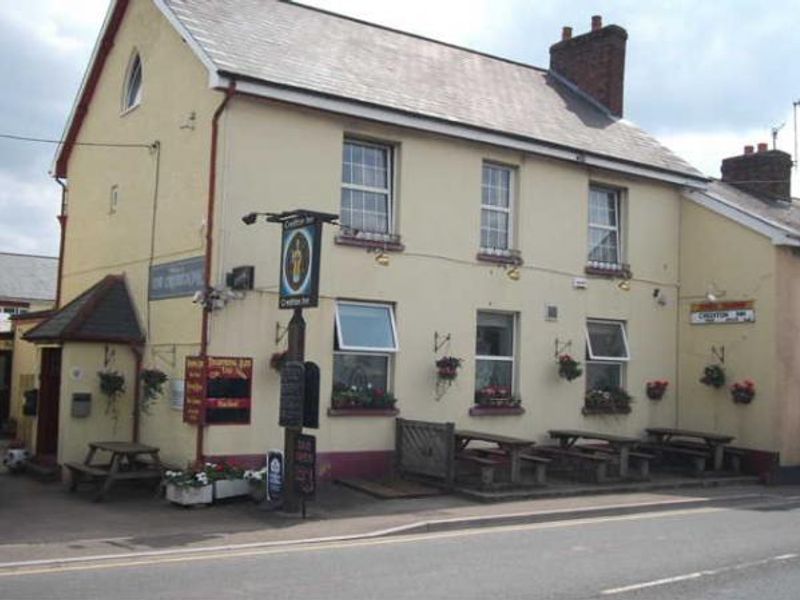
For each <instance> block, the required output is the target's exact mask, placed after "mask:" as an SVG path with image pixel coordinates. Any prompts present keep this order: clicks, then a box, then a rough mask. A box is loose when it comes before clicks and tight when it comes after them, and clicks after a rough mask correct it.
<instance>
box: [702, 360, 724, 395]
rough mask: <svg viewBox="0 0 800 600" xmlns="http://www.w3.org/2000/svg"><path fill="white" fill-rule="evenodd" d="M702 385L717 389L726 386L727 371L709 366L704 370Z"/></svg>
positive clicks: (718, 366)
mask: <svg viewBox="0 0 800 600" xmlns="http://www.w3.org/2000/svg"><path fill="white" fill-rule="evenodd" d="M700 383H702V384H704V385H708V386H710V387H714V388H717V389H719V388H721V387H722V386H723V385H725V369H723V368H722V367H721V366H720V365H708V366H707V367H706V368H705V369H703V376H702V377H701V378H700Z"/></svg>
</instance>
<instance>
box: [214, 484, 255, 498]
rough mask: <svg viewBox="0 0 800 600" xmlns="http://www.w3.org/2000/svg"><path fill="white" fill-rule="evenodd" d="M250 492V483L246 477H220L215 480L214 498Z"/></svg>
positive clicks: (232, 496) (244, 494)
mask: <svg viewBox="0 0 800 600" xmlns="http://www.w3.org/2000/svg"><path fill="white" fill-rule="evenodd" d="M249 494H250V483H249V482H247V481H246V480H244V479H219V480H217V481H215V482H214V500H222V499H223V498H235V497H236V496H247V495H249Z"/></svg>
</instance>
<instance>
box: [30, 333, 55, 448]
mask: <svg viewBox="0 0 800 600" xmlns="http://www.w3.org/2000/svg"><path fill="white" fill-rule="evenodd" d="M39 373H40V374H39V406H38V408H37V417H38V418H37V426H36V455H37V456H38V457H39V458H45V457H47V458H50V457H52V459H53V461H55V458H56V454H57V452H58V404H59V402H58V398H59V395H60V393H61V348H42V363H41V370H40V371H39Z"/></svg>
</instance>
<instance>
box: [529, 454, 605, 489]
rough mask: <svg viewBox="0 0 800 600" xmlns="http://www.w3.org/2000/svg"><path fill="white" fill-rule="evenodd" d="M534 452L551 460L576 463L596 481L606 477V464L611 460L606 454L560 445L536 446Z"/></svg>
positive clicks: (599, 481)
mask: <svg viewBox="0 0 800 600" xmlns="http://www.w3.org/2000/svg"><path fill="white" fill-rule="evenodd" d="M536 452H537V453H538V454H542V455H544V456H546V457H548V458H549V459H551V460H555V461H558V462H560V463H568V464H571V465H576V466H577V467H579V468H580V469H581V470H586V471H588V472H589V473H590V475H591V476H592V479H593V481H595V482H596V483H603V482H604V481H606V479H608V464H609V463H610V462H611V457H610V456H608V455H605V454H602V453H594V452H586V451H583V450H581V449H580V448H562V447H560V446H537V447H536Z"/></svg>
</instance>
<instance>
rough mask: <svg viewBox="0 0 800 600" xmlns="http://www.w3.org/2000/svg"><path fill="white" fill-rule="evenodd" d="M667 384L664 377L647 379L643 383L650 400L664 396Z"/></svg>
mask: <svg viewBox="0 0 800 600" xmlns="http://www.w3.org/2000/svg"><path fill="white" fill-rule="evenodd" d="M668 386H669V381H667V380H666V379H656V380H655V381H648V382H647V384H646V385H645V391H646V393H647V397H648V398H650V400H661V399H662V398H663V397H664V394H666V393H667V387H668Z"/></svg>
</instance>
